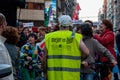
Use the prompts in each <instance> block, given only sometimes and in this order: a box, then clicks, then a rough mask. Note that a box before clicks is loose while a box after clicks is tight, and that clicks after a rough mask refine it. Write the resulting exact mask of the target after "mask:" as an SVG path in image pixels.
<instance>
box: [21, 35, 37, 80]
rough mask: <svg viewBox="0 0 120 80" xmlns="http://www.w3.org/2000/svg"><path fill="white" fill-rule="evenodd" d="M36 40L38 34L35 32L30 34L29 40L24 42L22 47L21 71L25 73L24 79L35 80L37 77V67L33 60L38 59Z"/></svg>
mask: <svg viewBox="0 0 120 80" xmlns="http://www.w3.org/2000/svg"><path fill="white" fill-rule="evenodd" d="M36 41H37V36H36V35H35V34H34V33H30V34H29V35H28V42H27V43H26V44H24V45H23V46H22V48H21V53H20V56H21V59H22V60H21V62H22V64H21V72H22V75H23V80H34V79H35V77H36V76H35V69H34V66H33V60H37V54H38V53H37V51H36Z"/></svg>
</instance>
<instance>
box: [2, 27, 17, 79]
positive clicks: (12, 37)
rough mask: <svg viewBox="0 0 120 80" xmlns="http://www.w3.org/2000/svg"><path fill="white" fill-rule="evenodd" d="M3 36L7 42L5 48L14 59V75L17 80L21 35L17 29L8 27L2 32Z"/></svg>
mask: <svg viewBox="0 0 120 80" xmlns="http://www.w3.org/2000/svg"><path fill="white" fill-rule="evenodd" d="M2 36H4V37H5V38H6V39H7V40H6V42H5V46H6V48H7V49H8V52H9V54H10V57H11V59H12V65H13V73H14V77H15V79H16V78H17V77H16V76H15V75H16V72H17V71H18V66H19V58H18V55H19V54H18V48H17V46H16V44H17V42H18V40H19V35H18V31H17V29H16V28H14V27H11V26H7V27H6V29H4V31H3V32H2Z"/></svg>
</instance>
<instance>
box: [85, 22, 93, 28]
mask: <svg viewBox="0 0 120 80" xmlns="http://www.w3.org/2000/svg"><path fill="white" fill-rule="evenodd" d="M87 22H88V23H90V24H91V25H90V27H91V26H93V22H92V21H91V20H86V21H85V23H87Z"/></svg>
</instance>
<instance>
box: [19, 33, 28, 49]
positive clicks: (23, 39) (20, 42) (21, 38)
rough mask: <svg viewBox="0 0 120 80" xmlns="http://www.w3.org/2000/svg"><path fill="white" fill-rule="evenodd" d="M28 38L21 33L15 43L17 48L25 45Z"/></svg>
mask: <svg viewBox="0 0 120 80" xmlns="http://www.w3.org/2000/svg"><path fill="white" fill-rule="evenodd" d="M27 40H28V37H27V36H26V35H25V34H24V33H23V32H22V33H21V34H20V40H19V41H18V43H17V46H18V47H19V48H21V47H22V46H23V45H24V44H26V43H27Z"/></svg>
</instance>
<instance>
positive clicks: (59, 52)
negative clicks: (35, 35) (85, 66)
mask: <svg viewBox="0 0 120 80" xmlns="http://www.w3.org/2000/svg"><path fill="white" fill-rule="evenodd" d="M71 35H72V32H71V31H56V32H52V33H49V34H47V35H46V36H45V44H46V48H47V50H48V54H47V55H48V58H47V65H48V80H80V67H81V52H80V49H79V46H80V45H79V44H80V40H81V39H82V35H80V34H77V33H75V37H74V38H72V37H71Z"/></svg>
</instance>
